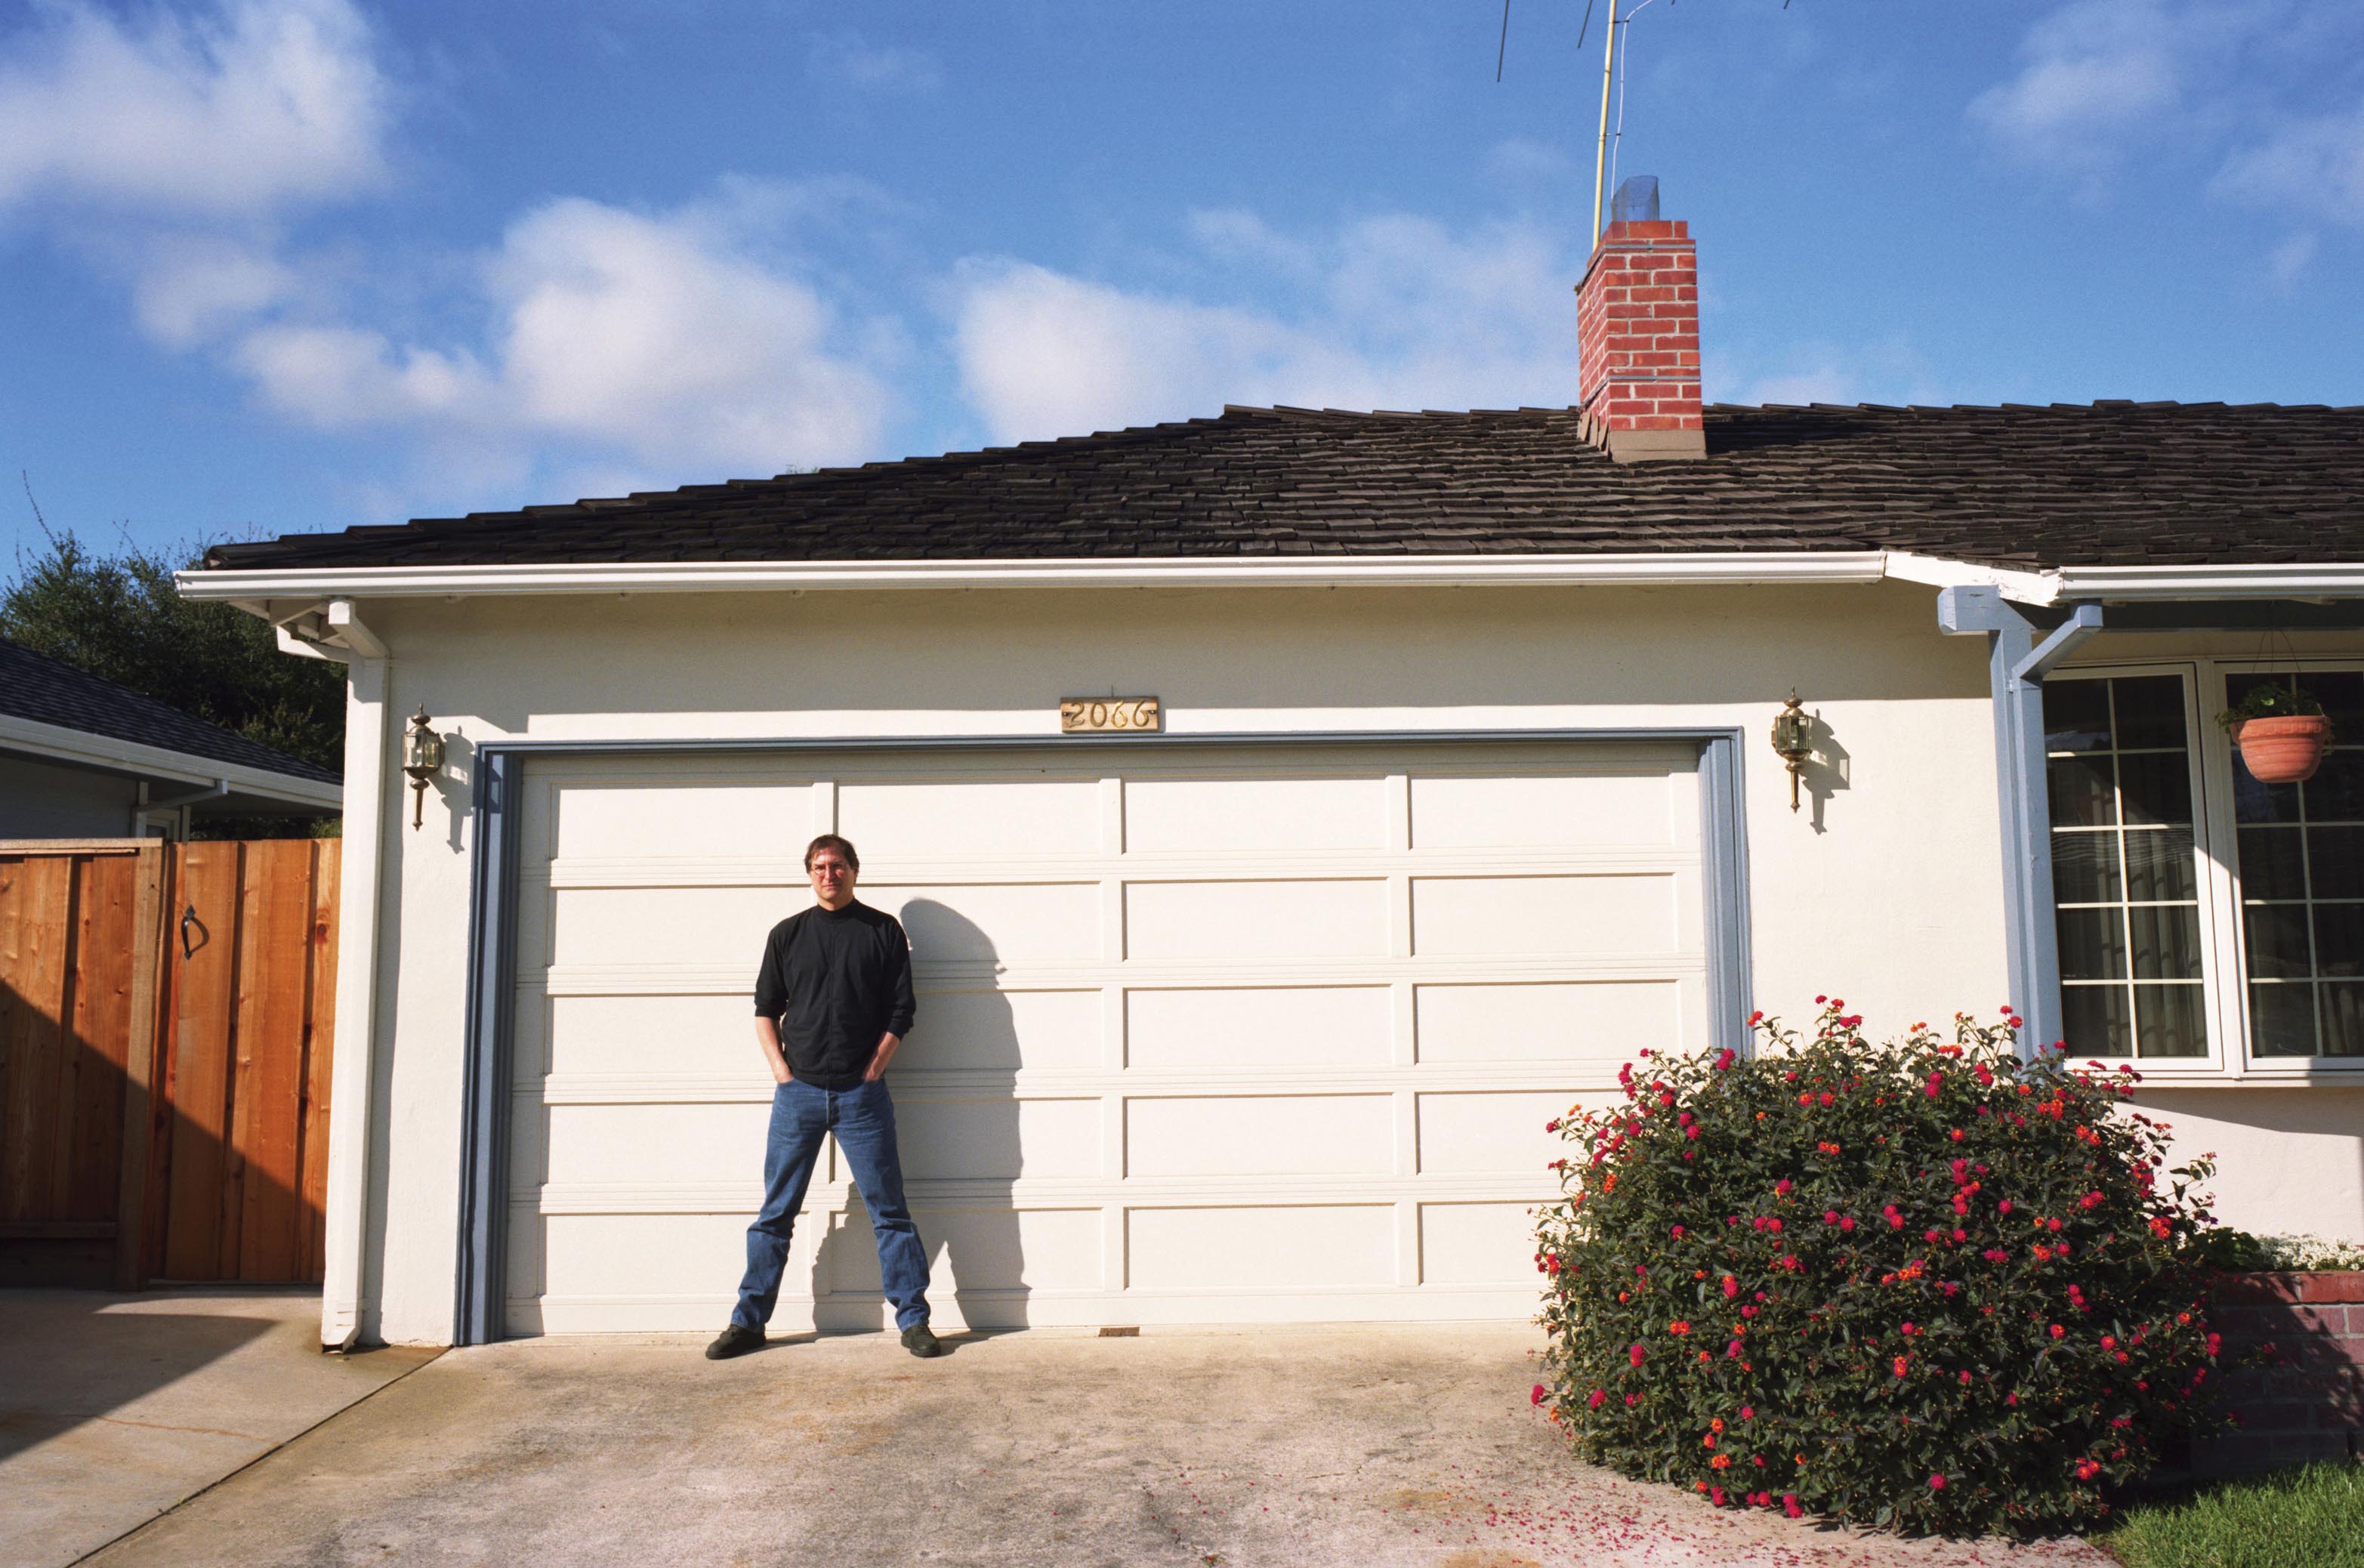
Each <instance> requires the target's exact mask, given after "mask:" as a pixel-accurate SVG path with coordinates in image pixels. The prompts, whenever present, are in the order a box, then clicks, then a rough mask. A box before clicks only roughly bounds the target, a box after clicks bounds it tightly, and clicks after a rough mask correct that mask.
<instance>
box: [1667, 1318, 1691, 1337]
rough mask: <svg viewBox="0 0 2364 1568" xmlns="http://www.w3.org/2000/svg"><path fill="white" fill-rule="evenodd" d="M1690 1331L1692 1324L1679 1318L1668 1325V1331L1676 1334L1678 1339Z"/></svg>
mask: <svg viewBox="0 0 2364 1568" xmlns="http://www.w3.org/2000/svg"><path fill="white" fill-rule="evenodd" d="M1690 1331H1691V1326H1690V1325H1689V1323H1687V1322H1685V1321H1684V1320H1683V1319H1681V1318H1676V1319H1675V1320H1674V1321H1673V1322H1671V1323H1669V1324H1667V1333H1669V1334H1672V1335H1674V1336H1675V1337H1676V1338H1677V1339H1680V1338H1682V1337H1683V1336H1684V1335H1686V1334H1688V1333H1689V1332H1690Z"/></svg>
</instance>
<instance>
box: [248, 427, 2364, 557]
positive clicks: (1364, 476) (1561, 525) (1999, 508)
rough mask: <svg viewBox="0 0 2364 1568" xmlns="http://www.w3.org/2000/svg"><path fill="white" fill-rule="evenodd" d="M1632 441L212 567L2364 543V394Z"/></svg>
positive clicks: (1102, 470) (1381, 453) (795, 508)
mask: <svg viewBox="0 0 2364 1568" xmlns="http://www.w3.org/2000/svg"><path fill="white" fill-rule="evenodd" d="M1706 426H1707V445H1708V455H1707V457H1706V458H1705V459H1703V460H1698V461H1692V462H1647V463H1631V464H1619V463H1613V462H1610V461H1609V459H1608V458H1607V457H1606V456H1605V455H1604V454H1602V453H1601V452H1600V450H1597V449H1595V448H1594V447H1591V446H1589V445H1588V444H1587V443H1586V442H1585V441H1584V440H1583V439H1582V438H1581V436H1580V434H1579V432H1578V415H1577V413H1576V411H1575V410H1573V409H1566V408H1522V409H1515V410H1506V411H1500V412H1485V411H1480V412H1474V413H1466V414H1449V413H1423V414H1388V413H1379V414H1354V413H1341V412H1337V411H1324V412H1316V411H1313V410H1309V409H1294V408H1228V409H1226V410H1224V412H1223V414H1222V416H1221V417H1219V418H1212V419H1192V420H1188V421H1186V422H1183V423H1180V424H1170V425H1154V426H1148V427H1145V428H1138V429H1131V430H1120V431H1113V432H1108V433H1104V434H1100V435H1094V436H1080V437H1073V438H1070V439H1065V440H1056V441H1031V442H1028V443H1025V444H1024V445H1021V446H1016V447H1007V448H999V449H995V450H987V451H980V452H955V453H951V454H948V455H946V456H943V457H932V458H911V459H906V460H904V461H902V462H875V463H869V464H865V465H864V466H863V467H860V468H853V469H827V470H823V471H821V472H819V473H800V474H784V475H782V476H780V477H779V478H776V479H765V480H732V481H730V482H729V483H727V484H708V485H694V486H691V487H689V488H686V489H683V490H675V491H667V492H657V493H652V494H643V495H632V496H630V497H626V498H623V499H619V500H593V501H578V502H575V503H574V504H573V505H570V506H531V507H528V508H526V509H525V510H523V511H518V512H479V513H474V514H471V515H470V516H468V517H460V518H425V519H420V520H418V521H415V522H410V523H405V524H400V525H396V526H389V527H372V528H348V529H346V530H345V531H344V532H342V533H334V534H291V535H287V536H284V537H283V538H281V539H277V540H275V541H270V542H258V543H251V544H226V545H217V546H215V547H214V548H213V549H212V550H208V551H207V552H206V567H207V568H209V569H239V570H258V569H263V570H267V569H273V568H302V567H369V566H434V565H491V564H525V563H559V562H675V561H680V562H732V561H767V562H770V561H777V562H795V561H893V560H990V559H1028V558H1043V557H1056V558H1067V559H1072V558H1085V557H1112V558H1124V557H1154V558H1171V557H1224V556H1241V557H1261V558H1271V557H1275V556H1323V555H1329V556H1338V555H1358V556H1371V555H1403V554H1439V553H1446V554H1488V553H1502V554H1515V553H1535V552H1544V553H1587V552H1599V553H1626V554H1630V553H1634V552H1651V551H1661V550H1663V551H1669V552H1673V551H1685V552H1689V551H1743V550H1745V551H1767V550H1772V551H1781V550H1795V551H1801V552H1813V551H1826V550H1827V551H1834V550H1909V551H1913V552H1917V553H1921V554H1925V555H1935V556H1943V557H1948V558H1952V559H1955V560H1960V561H1968V562H1981V563H1986V564H1990V565H1995V566H2002V567H2010V568H2016V569H2021V570H2031V569H2034V570H2044V569H2053V568H2058V567H2063V566H2151V565H2204V564H2255V565H2270V564H2276V563H2282V562H2350V561H2358V560H2364V408H2356V407H2350V408H2325V407H2319V406H2313V407H2284V406H2277V405H2272V404H2256V405H2247V406H2227V405H2225V404H2218V403H2193V404H2176V403H2096V404H2092V405H2091V406H2086V405H2069V404H2054V405H2052V406H2049V407H2033V406H2013V405H2007V406H2002V407H1999V408H1973V407H1953V408H1886V407H1868V406H1867V407H1837V406H1828V405H1823V404H1816V405H1814V406H1812V407H1805V408H1790V407H1768V408H1743V407H1734V406H1723V405H1718V406H1712V407H1711V408H1709V409H1708V411H1707V415H1706Z"/></svg>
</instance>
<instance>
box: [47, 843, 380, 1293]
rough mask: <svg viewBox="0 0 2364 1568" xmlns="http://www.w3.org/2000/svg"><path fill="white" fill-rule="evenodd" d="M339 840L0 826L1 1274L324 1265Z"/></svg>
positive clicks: (93, 1276) (136, 1279)
mask: <svg viewBox="0 0 2364 1568" xmlns="http://www.w3.org/2000/svg"><path fill="white" fill-rule="evenodd" d="M339 850H340V844H339V843H338V841H337V840H302V839H296V840H253V841H248V842H240V841H234V840H217V841H212V842H205V843H195V844H173V845H166V844H163V843H162V842H160V841H141V840H60V841H43V840H18V841H16V842H0V1283H11V1284H110V1283H111V1284H116V1285H117V1286H118V1287H128V1286H132V1285H137V1284H144V1283H146V1282H147V1281H149V1280H151V1279H170V1280H237V1281H251V1282H262V1281H312V1280H318V1278H319V1277H320V1273H321V1253H320V1248H321V1203H322V1195H323V1189H324V1186H325V1180H326V1174H327V1171H328V1141H329V1063H330V1055H331V1049H332V1041H333V1034H334V1018H333V1015H334V1006H335V996H336V987H335V981H334V976H335V973H336V962H337V954H336V945H337V918H336V887H337V863H338V851H339Z"/></svg>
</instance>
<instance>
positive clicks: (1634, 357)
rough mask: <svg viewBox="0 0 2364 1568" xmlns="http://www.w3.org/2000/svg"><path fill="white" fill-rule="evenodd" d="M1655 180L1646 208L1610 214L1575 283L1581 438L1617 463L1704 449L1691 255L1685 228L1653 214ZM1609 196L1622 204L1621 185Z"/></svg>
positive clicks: (1698, 453)
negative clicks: (1643, 213) (1639, 214)
mask: <svg viewBox="0 0 2364 1568" xmlns="http://www.w3.org/2000/svg"><path fill="white" fill-rule="evenodd" d="M1635 183H1638V181H1635V182H1628V184H1629V185H1632V184H1635ZM1650 187H1651V188H1650V190H1649V192H1648V193H1647V195H1648V205H1647V208H1646V210H1647V212H1648V213H1649V215H1650V216H1648V217H1635V218H1628V217H1622V215H1621V216H1620V217H1616V218H1615V219H1614V220H1612V221H1611V223H1610V225H1609V228H1607V229H1606V230H1605V231H1604V232H1603V233H1602V234H1601V236H1600V244H1598V245H1596V246H1595V247H1593V251H1592V261H1591V262H1590V263H1589V265H1588V266H1586V268H1585V269H1584V281H1583V282H1582V283H1580V284H1577V285H1576V331H1577V376H1578V381H1579V382H1581V383H1582V404H1583V408H1584V439H1586V440H1588V441H1590V442H1591V443H1592V444H1593V445H1595V446H1597V447H1600V448H1601V449H1602V450H1605V451H1607V452H1608V453H1609V455H1610V456H1611V458H1612V459H1614V460H1615V461H1617V462H1665V461H1670V460H1678V459H1683V458H1700V457H1705V456H1706V455H1707V435H1706V432H1705V430H1704V428H1702V426H1701V421H1700V357H1699V262H1698V258H1697V254H1696V252H1695V251H1694V250H1693V248H1692V244H1691V237H1690V226H1689V224H1687V223H1679V222H1676V221H1673V220H1671V219H1663V218H1660V217H1657V216H1656V213H1657V206H1658V204H1657V191H1656V181H1655V180H1653V181H1651V182H1650ZM1618 197H1619V200H1618V204H1617V206H1618V207H1619V208H1623V207H1625V206H1626V205H1627V203H1626V200H1625V197H1626V192H1625V190H1622V189H1621V190H1620V191H1619V192H1618Z"/></svg>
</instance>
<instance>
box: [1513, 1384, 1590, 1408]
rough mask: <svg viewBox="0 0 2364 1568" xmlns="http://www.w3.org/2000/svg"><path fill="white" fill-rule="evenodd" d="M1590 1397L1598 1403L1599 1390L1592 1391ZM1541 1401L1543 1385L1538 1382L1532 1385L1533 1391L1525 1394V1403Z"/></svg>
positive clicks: (1531, 1403) (1540, 1402)
mask: <svg viewBox="0 0 2364 1568" xmlns="http://www.w3.org/2000/svg"><path fill="white" fill-rule="evenodd" d="M1592 1397H1593V1400H1594V1402H1595V1403H1596V1404H1597V1403H1599V1401H1600V1392H1599V1391H1598V1390H1595V1391H1594V1393H1593V1396H1592ZM1543 1402H1544V1385H1542V1384H1540V1383H1538V1384H1536V1385H1535V1386H1534V1391H1533V1393H1531V1394H1529V1395H1528V1396H1527V1403H1528V1404H1530V1405H1540V1404H1542V1403H1543Z"/></svg>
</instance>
